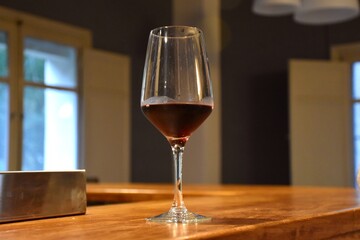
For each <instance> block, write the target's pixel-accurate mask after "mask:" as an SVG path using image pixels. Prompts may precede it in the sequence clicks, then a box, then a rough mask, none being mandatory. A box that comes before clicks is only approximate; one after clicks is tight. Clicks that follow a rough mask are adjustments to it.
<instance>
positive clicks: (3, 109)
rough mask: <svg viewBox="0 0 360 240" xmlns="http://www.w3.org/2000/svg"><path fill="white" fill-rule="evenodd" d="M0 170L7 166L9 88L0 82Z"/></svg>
mask: <svg viewBox="0 0 360 240" xmlns="http://www.w3.org/2000/svg"><path fill="white" fill-rule="evenodd" d="M0 113H1V114H0V171H4V170H7V168H8V146H9V142H8V131H9V88H8V85H7V84H5V83H1V82H0Z"/></svg>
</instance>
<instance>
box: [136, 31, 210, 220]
mask: <svg viewBox="0 0 360 240" xmlns="http://www.w3.org/2000/svg"><path fill="white" fill-rule="evenodd" d="M213 107H214V101H213V94H212V87H211V80H210V74H209V66H208V62H207V56H206V51H205V44H204V38H203V34H202V32H201V30H200V29H198V28H196V27H187V26H168V27H160V28H157V29H154V30H152V31H151V32H150V36H149V42H148V48H147V54H146V60H145V67H144V76H143V85H142V92H141V110H142V111H143V113H144V115H145V116H146V117H147V119H148V120H149V121H150V122H151V123H152V124H153V125H154V126H155V127H156V128H157V129H158V130H159V131H160V132H161V133H162V134H163V135H164V136H165V137H166V138H167V140H168V141H169V143H170V145H171V148H172V153H173V160H174V173H175V174H174V201H173V204H172V206H171V208H170V210H169V211H168V212H166V213H163V214H161V215H158V216H155V217H151V218H148V220H149V221H154V222H180V223H191V222H200V221H205V220H210V218H209V217H205V216H202V215H199V214H195V213H192V212H190V211H188V210H187V209H186V207H185V204H184V201H183V196H182V156H183V152H184V147H185V144H186V142H187V141H188V139H189V137H190V135H191V133H192V132H194V131H195V130H196V129H197V128H198V127H199V126H200V125H201V124H202V123H203V122H204V121H205V119H206V118H207V117H208V116H209V115H210V113H211V111H212V109H213Z"/></svg>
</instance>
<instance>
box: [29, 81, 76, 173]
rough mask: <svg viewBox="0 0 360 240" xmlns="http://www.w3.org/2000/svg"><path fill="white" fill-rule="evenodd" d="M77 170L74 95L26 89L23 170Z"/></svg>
mask: <svg viewBox="0 0 360 240" xmlns="http://www.w3.org/2000/svg"><path fill="white" fill-rule="evenodd" d="M76 168H77V97H76V93H75V92H71V91H63V90H55V89H43V88H36V87H26V88H25V91H24V121H23V164H22V169H23V170H42V169H44V170H64V169H76Z"/></svg>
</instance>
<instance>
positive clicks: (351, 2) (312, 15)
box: [294, 0, 359, 25]
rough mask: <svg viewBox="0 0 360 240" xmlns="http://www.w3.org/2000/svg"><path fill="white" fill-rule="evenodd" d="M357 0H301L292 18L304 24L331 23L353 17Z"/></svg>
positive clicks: (355, 14)
mask: <svg viewBox="0 0 360 240" xmlns="http://www.w3.org/2000/svg"><path fill="white" fill-rule="evenodd" d="M358 14H359V2H358V0H302V3H301V5H300V6H299V8H298V9H297V10H296V12H295V15H294V19H295V21H296V22H299V23H304V24H318V25H320V24H331V23H338V22H343V21H346V20H350V19H352V18H355V17H356V16H358Z"/></svg>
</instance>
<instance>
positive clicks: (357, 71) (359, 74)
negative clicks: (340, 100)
mask: <svg viewBox="0 0 360 240" xmlns="http://www.w3.org/2000/svg"><path fill="white" fill-rule="evenodd" d="M352 89H353V97H354V98H356V99H360V62H356V63H354V65H353V81H352Z"/></svg>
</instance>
